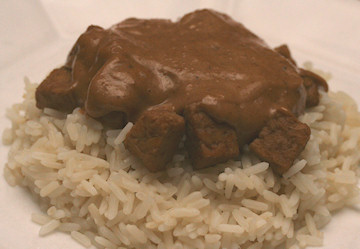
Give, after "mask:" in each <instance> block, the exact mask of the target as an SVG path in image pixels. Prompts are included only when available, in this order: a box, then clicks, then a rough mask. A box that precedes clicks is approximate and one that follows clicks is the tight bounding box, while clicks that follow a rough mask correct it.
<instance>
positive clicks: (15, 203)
mask: <svg viewBox="0 0 360 249" xmlns="http://www.w3.org/2000/svg"><path fill="white" fill-rule="evenodd" d="M205 7H207V8H214V9H217V10H219V11H222V12H226V13H228V14H229V15H231V16H232V17H233V18H235V19H236V20H238V21H241V22H242V23H244V24H245V26H247V27H248V28H250V29H251V30H252V31H254V32H255V33H256V34H258V35H259V36H260V37H262V38H264V39H265V41H266V42H268V44H270V45H271V46H276V45H279V44H281V43H287V44H289V46H290V49H291V51H292V53H293V56H294V57H295V59H296V61H297V62H298V63H299V64H300V65H301V64H302V63H303V62H304V61H306V60H311V61H313V62H314V64H315V65H316V66H317V67H318V68H321V69H322V70H324V71H328V72H331V73H332V75H333V79H332V80H331V81H330V82H329V85H330V89H332V90H342V91H345V92H347V93H349V94H350V95H351V96H352V97H354V98H355V99H356V100H357V102H358V103H359V104H360V49H359V45H360V1H357V0H317V1H310V0H306V1H304V0H296V1H283V0H271V1H270V0H269V1H260V0H243V1H236V0H234V1H218V0H213V1H160V0H159V1H141V0H138V1H118V0H114V1H111V0H106V1H101V2H100V1H95V0H93V1H91V0H89V1H86V0H77V1H70V0H63V1H54V0H53V1H51V0H43V1H36V0H28V1H22V0H12V1H0V44H1V45H0V51H1V56H0V116H1V119H0V131H1V132H2V130H3V129H4V128H5V127H8V126H9V125H10V124H9V122H8V121H7V120H5V117H4V116H5V109H6V108H8V107H10V106H11V105H12V104H13V103H15V102H19V101H20V100H21V96H22V94H23V91H24V90H23V88H24V85H23V77H24V76H25V75H26V76H28V77H29V78H30V79H31V80H32V81H36V82H39V81H41V80H42V79H43V78H44V77H45V76H46V74H47V73H48V72H49V71H50V70H51V69H53V68H54V67H56V66H59V65H61V64H62V63H63V62H64V61H65V58H66V55H67V52H68V51H69V50H70V48H71V46H72V44H73V43H74V42H75V40H76V38H77V37H78V36H79V34H80V33H82V32H83V31H84V30H85V29H86V27H87V26H88V25H89V24H97V25H100V26H103V27H108V26H110V25H111V24H113V23H116V22H119V21H121V20H123V19H124V18H126V17H132V16H136V17H144V18H149V17H160V18H172V19H175V18H177V17H179V16H181V15H183V14H184V13H186V12H190V11H192V10H194V9H197V8H205ZM6 154H7V148H6V147H4V146H0V160H1V164H0V165H1V166H0V171H1V172H3V165H4V163H5V162H6V157H7V155H6ZM0 201H1V202H0V203H1V204H0V231H1V232H0V249H19V248H31V249H32V248H36V249H58V248H68V249H74V248H81V246H80V245H78V244H77V243H76V242H74V241H73V240H72V239H71V238H70V236H69V235H66V234H62V233H54V234H51V235H49V236H47V237H44V238H39V237H38V231H39V226H38V225H36V224H33V223H32V222H31V220H30V214H31V213H32V212H37V211H39V208H38V206H37V204H36V203H35V202H34V201H33V200H32V198H31V197H30V195H29V193H28V192H27V191H26V190H23V189H21V188H19V187H16V188H12V187H9V186H8V185H7V183H6V182H5V180H4V179H3V176H2V174H1V177H0ZM359 209H360V206H358V207H357V208H354V209H346V210H343V211H341V212H339V213H337V214H335V215H334V218H333V220H332V221H331V223H330V224H329V225H328V226H327V227H326V228H325V229H324V232H325V245H324V248H327V249H339V248H344V249H345V248H346V249H348V248H352V249H356V248H360V222H359V221H360V213H359Z"/></svg>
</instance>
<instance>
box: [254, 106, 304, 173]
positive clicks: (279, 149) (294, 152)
mask: <svg viewBox="0 0 360 249" xmlns="http://www.w3.org/2000/svg"><path fill="white" fill-rule="evenodd" d="M309 138H310V128H309V127H308V126H307V125H306V124H304V123H301V122H300V121H298V120H297V118H296V117H295V116H292V115H290V114H285V113H284V112H278V113H277V114H276V115H275V116H274V117H273V118H272V119H270V120H269V121H268V122H267V124H266V125H265V126H264V128H263V129H262V130H261V132H260V134H259V137H258V138H257V139H255V140H254V141H253V142H252V143H251V144H250V149H251V150H252V151H253V152H255V154H257V155H258V156H259V157H260V158H261V159H262V160H264V161H266V162H269V163H270V166H271V167H272V169H273V170H274V171H275V172H277V173H278V174H283V173H285V172H286V171H287V170H288V169H289V168H290V167H291V165H292V164H293V162H294V160H295V159H296V158H297V157H298V156H299V154H300V153H301V152H302V151H303V150H304V148H305V145H306V143H307V142H308V140H309Z"/></svg>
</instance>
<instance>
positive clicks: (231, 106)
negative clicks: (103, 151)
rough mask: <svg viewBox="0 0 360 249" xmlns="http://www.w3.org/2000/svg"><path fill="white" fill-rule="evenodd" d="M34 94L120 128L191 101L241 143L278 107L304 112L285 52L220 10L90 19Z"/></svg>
mask: <svg viewBox="0 0 360 249" xmlns="http://www.w3.org/2000/svg"><path fill="white" fill-rule="evenodd" d="M286 57H288V58H286ZM309 77H310V76H309ZM325 84H326V83H325ZM36 99H37V106H38V107H40V108H44V107H51V108H55V109H58V110H62V111H66V112H70V111H72V110H73V109H74V108H75V107H78V106H80V107H83V108H84V110H85V112H86V113H87V114H88V115H90V116H92V117H94V118H99V119H101V118H102V119H104V120H105V121H106V120H110V121H111V122H112V125H113V126H114V125H115V126H119V127H121V126H123V125H124V124H125V123H126V122H129V121H131V122H135V124H136V122H137V120H138V119H139V117H141V116H142V115H143V114H144V112H146V111H149V110H164V111H169V112H175V113H176V114H178V115H180V116H183V113H184V110H186V109H187V108H189V107H190V106H194V105H196V106H197V108H198V110H200V111H201V112H203V113H206V115H207V116H209V117H210V118H211V119H212V120H214V122H217V123H221V124H226V125H227V126H229V127H231V128H232V129H234V130H235V133H236V136H237V142H238V145H239V147H240V148H241V146H242V145H244V144H246V143H249V142H251V141H252V140H253V139H254V138H256V137H257V135H258V134H259V132H260V130H261V129H262V128H263V127H264V126H265V124H266V123H267V121H268V120H269V119H270V118H271V117H272V115H273V114H274V113H276V111H277V110H279V109H282V110H285V111H287V112H288V113H292V114H294V115H295V116H297V115H299V114H300V113H302V112H303V111H304V108H305V104H306V89H305V87H304V85H303V77H302V75H301V74H300V70H299V69H298V68H297V67H296V65H295V63H293V62H292V59H291V57H290V54H289V56H286V55H283V54H281V53H280V52H279V53H278V52H276V51H274V50H272V49H271V48H269V47H268V46H267V45H266V44H265V43H264V41H263V40H261V39H260V38H259V37H257V36H256V35H254V34H253V33H252V32H250V31H249V30H248V29H246V28H245V27H244V26H243V25H242V24H240V23H237V22H235V21H234V20H232V19H231V18H230V17H228V16H226V15H224V14H221V13H218V12H215V11H212V10H200V11H195V12H192V13H189V14H187V15H185V16H184V17H182V18H181V19H180V20H179V21H177V22H172V21H169V20H163V19H150V20H144V19H136V18H130V19H127V20H125V21H123V22H121V23H119V24H116V25H114V26H112V27H111V28H109V29H102V28H101V27H97V26H90V27H89V28H88V29H87V31H86V32H85V33H84V34H82V35H81V36H80V38H79V39H78V41H77V42H76V44H75V45H74V47H73V49H72V50H71V52H70V54H69V56H68V59H67V62H66V64H65V65H64V67H62V68H60V69H57V70H54V71H53V72H52V73H51V74H50V75H49V76H48V78H47V79H45V80H44V82H43V83H42V84H41V85H40V86H39V88H38V89H37V93H36ZM114 120H115V124H114ZM116 122H118V125H117V124H116ZM185 123H186V120H185Z"/></svg>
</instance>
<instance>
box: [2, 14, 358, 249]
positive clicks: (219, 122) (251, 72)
mask: <svg viewBox="0 0 360 249" xmlns="http://www.w3.org/2000/svg"><path fill="white" fill-rule="evenodd" d="M327 90H328V88H327V84H326V82H325V80H324V79H323V78H321V77H320V76H318V75H316V74H315V73H312V72H310V71H308V70H305V69H301V68H298V67H297V66H296V63H295V61H294V60H293V59H292V58H291V56H290V52H289V50H288V48H287V47H286V46H285V45H283V46H280V47H278V48H276V49H274V50H273V49H271V48H269V47H268V46H267V45H266V44H265V43H264V42H263V41H262V40H261V39H260V38H258V37H257V36H256V35H254V34H253V33H251V32H250V31H249V30H247V29H246V28H245V27H244V26H243V25H241V24H239V23H237V22H235V21H234V20H232V19H231V18H230V17H228V16H226V15H224V14H220V13H217V12H214V11H211V10H201V11H195V12H193V13H190V14H187V15H185V16H184V17H183V18H181V19H180V20H179V21H178V22H171V21H168V20H159V19H156V20H142V19H134V18H131V19H127V20H125V21H123V22H121V23H119V24H117V25H114V26H113V27H111V28H110V29H107V30H105V29H102V28H100V27H97V26H90V27H89V28H88V29H87V31H86V32H85V33H84V34H82V35H81V36H80V38H79V39H78V41H77V42H76V43H75V45H74V47H73V49H72V50H71V52H70V54H69V56H68V59H67V61H66V63H65V65H64V66H62V67H60V68H58V69H55V70H53V71H52V72H51V73H50V74H49V76H48V77H47V78H46V79H45V80H44V81H43V82H42V83H41V84H40V85H37V84H31V83H29V82H28V83H27V84H26V94H25V97H24V102H23V103H22V104H16V105H14V106H13V108H12V109H10V110H9V111H8V117H9V118H10V119H11V121H12V129H10V130H7V131H6V132H4V136H3V140H4V142H5V143H7V144H11V149H10V152H9V161H8V163H7V164H6V166H5V170H4V174H5V178H6V179H7V181H8V182H9V184H11V185H14V186H15V185H21V186H24V187H27V188H29V189H30V190H31V191H32V192H33V193H34V195H35V196H38V197H39V201H40V202H41V205H42V207H43V208H44V211H45V212H46V213H47V214H33V215H32V219H33V221H35V222H37V223H39V224H41V225H42V227H41V229H40V235H46V234H48V233H50V232H52V231H54V230H60V231H64V232H69V233H71V236H72V237H73V238H74V239H75V240H77V241H78V242H79V243H81V244H82V245H84V246H85V247H90V246H91V245H95V246H96V247H98V248H115V249H116V248H204V249H205V248H206V249H207V248H249V249H256V248H259V249H260V248H276V247H279V246H280V247H281V248H291V249H295V248H299V247H306V246H308V245H309V246H319V245H321V244H322V240H323V234H322V232H321V231H319V229H320V228H321V227H323V226H324V225H326V224H327V223H328V222H329V221H330V219H331V212H333V211H335V210H338V209H340V208H342V207H344V206H348V205H353V204H354V203H355V202H357V201H358V197H359V190H358V187H357V182H358V173H357V168H358V165H359V160H360V153H359V149H358V148H359V144H358V143H359V142H358V141H359V136H360V133H359V132H358V131H359V128H360V115H359V113H358V111H357V106H356V104H355V102H354V101H353V100H352V99H351V98H350V97H349V96H347V95H346V94H344V93H336V94H334V93H329V94H328V93H327Z"/></svg>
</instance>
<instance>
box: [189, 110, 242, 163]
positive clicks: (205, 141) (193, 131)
mask: <svg viewBox="0 0 360 249" xmlns="http://www.w3.org/2000/svg"><path fill="white" fill-rule="evenodd" d="M184 117H185V119H186V147H187V150H188V153H189V155H190V159H191V161H192V165H193V167H194V168H195V169H202V168H205V167H209V166H211V165H214V164H217V163H222V162H226V161H228V160H229V159H234V158H235V157H237V156H238V155H239V145H238V142H237V136H236V132H235V130H234V129H233V128H231V127H230V126H229V125H227V124H225V123H217V122H215V121H214V120H213V119H211V118H210V117H209V116H208V115H207V114H205V113H204V112H201V111H199V110H196V107H194V106H191V107H189V108H187V109H186V110H185V112H184Z"/></svg>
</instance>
